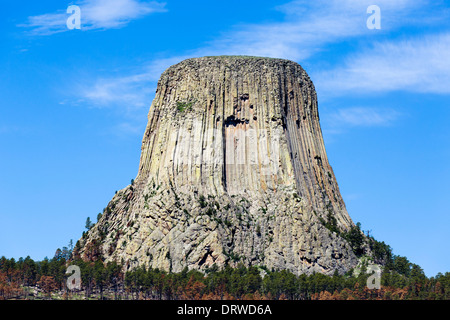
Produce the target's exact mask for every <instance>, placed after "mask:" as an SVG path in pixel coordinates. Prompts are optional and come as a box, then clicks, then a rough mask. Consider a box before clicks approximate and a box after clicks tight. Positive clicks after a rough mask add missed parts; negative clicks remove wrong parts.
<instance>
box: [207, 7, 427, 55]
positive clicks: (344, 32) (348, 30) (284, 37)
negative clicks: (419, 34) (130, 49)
mask: <svg viewBox="0 0 450 320" xmlns="http://www.w3.org/2000/svg"><path fill="white" fill-rule="evenodd" d="M372 2H373V1H369V0H331V1H329V0H327V1H325V0H317V1H309V0H308V1H306V0H297V1H292V2H289V3H287V4H285V5H282V6H279V7H278V8H277V9H278V10H279V11H281V12H283V13H284V14H285V15H286V17H285V20H284V21H283V22H278V23H265V24H252V25H240V26H237V27H236V28H235V29H234V30H231V31H230V32H228V33H225V34H224V35H222V37H221V38H220V39H218V40H216V41H213V42H211V43H209V45H208V46H206V47H204V48H201V49H199V50H198V52H199V53H204V54H205V55H207V54H208V55H213V54H241V55H257V56H268V57H278V58H287V59H292V60H295V61H303V60H305V59H307V58H309V57H310V56H311V55H313V54H314V53H316V52H317V51H320V50H323V48H324V46H326V45H327V44H331V43H336V42H339V41H342V40H348V39H351V38H354V37H357V36H362V35H366V34H369V33H370V32H373V31H372V30H368V29H367V26H366V20H367V18H368V17H369V15H368V14H367V12H366V10H367V7H368V6H369V5H371V4H373V3H372ZM376 2H377V5H378V6H380V7H381V10H382V29H383V30H382V32H384V31H387V30H391V29H393V28H396V27H398V26H399V25H400V24H402V25H404V24H406V23H408V21H409V20H411V19H414V21H416V20H415V15H414V14H412V13H414V12H415V11H417V8H420V6H421V5H423V3H424V1H421V0H419V1H417V0H416V1H413V0H398V1H392V0H378V1H376Z"/></svg>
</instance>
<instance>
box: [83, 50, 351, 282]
mask: <svg viewBox="0 0 450 320" xmlns="http://www.w3.org/2000/svg"><path fill="white" fill-rule="evenodd" d="M330 217H334V219H335V220H336V224H337V227H339V228H340V229H341V230H348V229H349V228H350V227H351V226H352V225H353V222H352V221H351V219H350V217H349V216H348V214H347V211H346V209H345V205H344V202H343V200H342V197H341V195H340V192H339V188H338V185H337V182H336V179H335V176H334V173H333V170H332V168H331V166H330V164H329V163H328V159H327V155H326V152H325V147H324V142H323V138H322V133H321V129H320V124H319V115H318V108H317V97H316V92H315V89H314V85H313V83H312V82H311V80H310V78H309V77H308V75H307V74H306V72H305V71H304V70H303V69H302V67H301V66H300V65H298V64H297V63H294V62H292V61H288V60H282V59H271V58H258V57H238V56H236V57H204V58H195V59H188V60H185V61H182V62H181V63H179V64H177V65H174V66H172V67H170V68H169V69H167V70H166V71H165V72H164V73H163V74H162V75H161V78H160V80H159V82H158V87H157V91H156V95H155V98H154V100H153V104H152V106H151V107H150V112H149V115H148V125H147V128H146V131H145V134H144V138H143V142H142V153H141V160H140V165H139V172H138V175H137V177H136V179H135V182H134V184H133V185H130V186H128V187H126V188H124V189H123V190H120V191H119V192H118V193H117V194H116V195H115V196H114V198H113V199H112V200H111V202H110V203H109V204H108V207H107V208H106V209H105V212H104V214H103V215H102V217H101V219H100V220H99V222H98V223H97V224H96V225H95V226H94V227H93V228H92V229H91V230H90V231H89V232H88V234H87V235H86V236H85V237H84V238H83V239H81V241H80V244H81V249H80V253H81V254H83V255H84V256H85V257H89V255H92V254H93V253H92V248H95V249H96V250H97V251H100V252H101V254H102V255H103V256H104V257H105V258H106V259H107V260H108V261H109V260H117V261H119V262H125V263H126V265H127V267H128V268H133V267H136V266H138V265H145V266H147V267H153V268H161V269H165V270H167V271H173V272H179V271H181V270H182V269H183V268H184V267H188V268H196V269H200V270H201V269H204V268H207V267H211V266H212V265H213V264H216V265H217V266H219V267H222V266H224V265H225V264H230V265H232V266H233V265H237V264H238V263H244V264H246V265H260V266H265V267H268V268H269V269H272V268H274V269H288V270H290V271H292V272H294V273H296V274H300V273H312V272H314V271H315V272H322V273H326V274H331V273H333V272H334V271H335V270H338V271H339V272H341V273H342V272H345V271H346V270H348V269H350V268H352V267H354V266H355V265H356V263H357V258H356V257H355V255H354V254H353V252H352V250H351V248H350V247H349V245H348V243H347V242H346V241H345V240H343V239H342V238H341V237H340V236H338V235H337V234H336V233H334V232H331V231H330V230H328V229H327V228H325V227H324V225H323V221H327V220H328V219H330Z"/></svg>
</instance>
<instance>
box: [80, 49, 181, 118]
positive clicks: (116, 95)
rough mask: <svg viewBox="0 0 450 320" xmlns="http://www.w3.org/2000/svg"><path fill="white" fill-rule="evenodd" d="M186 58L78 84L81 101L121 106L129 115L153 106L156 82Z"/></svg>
mask: <svg viewBox="0 0 450 320" xmlns="http://www.w3.org/2000/svg"><path fill="white" fill-rule="evenodd" d="M186 58H188V57H187V56H182V57H181V56H180V57H171V58H164V59H156V60H154V61H153V62H152V63H150V64H149V65H146V66H140V67H139V69H140V70H139V72H129V74H127V75H119V76H110V77H97V78H93V80H88V79H83V81H80V83H79V84H77V85H75V86H76V87H77V88H78V89H77V92H78V94H79V95H80V97H81V99H82V100H83V101H85V102H89V104H90V105H92V106H94V107H108V106H112V105H116V106H121V107H122V108H123V109H125V110H128V111H130V112H132V111H134V110H136V109H139V108H143V107H145V108H148V107H149V106H150V103H151V101H150V98H151V95H152V94H154V92H155V91H156V82H157V81H158V79H159V77H160V75H161V73H162V72H164V70H165V69H167V68H168V67H170V66H171V65H172V64H174V63H177V62H180V61H182V60H184V59H186Z"/></svg>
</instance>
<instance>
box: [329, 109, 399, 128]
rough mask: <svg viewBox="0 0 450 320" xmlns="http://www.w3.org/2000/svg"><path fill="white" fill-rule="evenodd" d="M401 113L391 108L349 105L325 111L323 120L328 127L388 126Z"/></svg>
mask: <svg viewBox="0 0 450 320" xmlns="http://www.w3.org/2000/svg"><path fill="white" fill-rule="evenodd" d="M400 115H401V114H400V113H399V112H398V111H395V110H392V109H380V108H369V107H351V108H345V109H339V110H337V111H335V112H331V113H327V114H326V115H325V117H324V122H325V123H326V125H327V126H329V127H330V128H335V129H336V128H340V127H379V126H389V125H391V124H393V122H394V121H396V120H397V119H398V118H399V116H400Z"/></svg>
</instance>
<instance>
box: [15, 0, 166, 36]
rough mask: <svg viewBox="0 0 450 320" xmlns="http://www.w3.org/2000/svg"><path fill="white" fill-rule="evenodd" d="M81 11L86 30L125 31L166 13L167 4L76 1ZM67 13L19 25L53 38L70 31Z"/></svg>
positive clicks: (136, 0) (137, 0) (34, 18)
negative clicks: (138, 21)
mask: <svg viewBox="0 0 450 320" xmlns="http://www.w3.org/2000/svg"><path fill="white" fill-rule="evenodd" d="M75 4H76V5H78V6H80V9H81V28H82V30H94V29H96V30H102V29H110V28H121V27H124V26H126V25H127V24H128V23H129V22H130V21H132V20H135V19H140V18H142V17H144V16H147V15H149V14H151V13H155V12H164V11H166V9H165V3H161V2H156V1H151V2H148V1H140V0H84V1H78V2H75ZM69 16H70V15H69V14H67V13H66V10H59V11H57V12H53V13H46V14H42V15H37V16H31V17H28V21H27V22H26V23H24V24H21V25H19V26H21V27H26V28H28V29H30V34H33V35H51V34H55V33H60V32H64V31H67V30H68V29H67V26H66V21H67V19H68V18H69Z"/></svg>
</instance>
